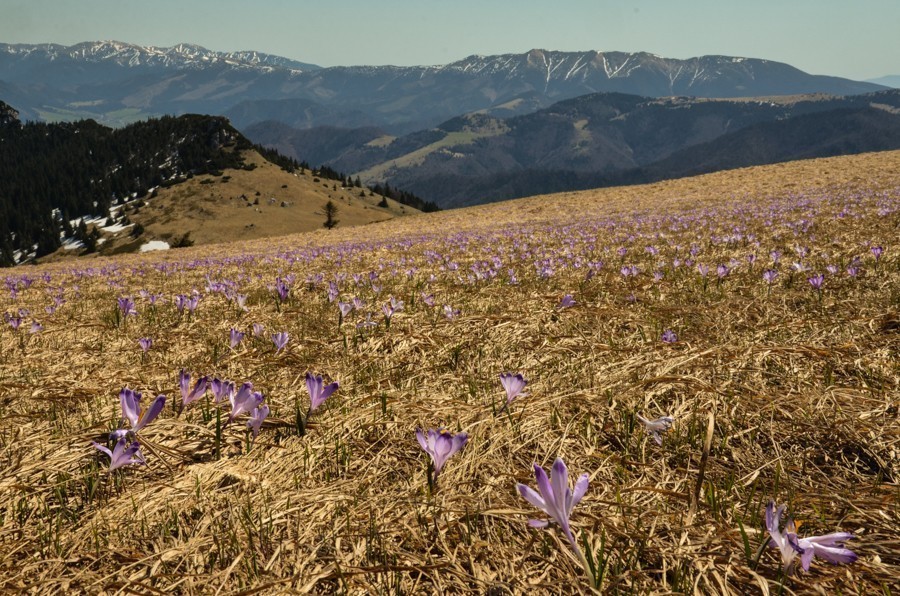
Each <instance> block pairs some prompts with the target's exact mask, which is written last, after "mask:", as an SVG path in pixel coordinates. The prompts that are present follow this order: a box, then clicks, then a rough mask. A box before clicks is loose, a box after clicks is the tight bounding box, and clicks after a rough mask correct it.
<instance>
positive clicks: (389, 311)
mask: <svg viewBox="0 0 900 596" xmlns="http://www.w3.org/2000/svg"><path fill="white" fill-rule="evenodd" d="M381 312H383V313H384V320H385V321H387V322H388V323H390V322H391V317H393V316H394V307H393V306H391V304H390V303H386V304H382V305H381Z"/></svg>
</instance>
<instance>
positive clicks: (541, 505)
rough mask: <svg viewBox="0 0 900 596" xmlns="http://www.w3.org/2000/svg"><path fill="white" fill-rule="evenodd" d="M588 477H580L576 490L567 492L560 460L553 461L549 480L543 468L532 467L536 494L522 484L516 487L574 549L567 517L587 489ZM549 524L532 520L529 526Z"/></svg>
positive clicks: (566, 477) (564, 468) (562, 464)
mask: <svg viewBox="0 0 900 596" xmlns="http://www.w3.org/2000/svg"><path fill="white" fill-rule="evenodd" d="M588 478H589V477H588V475H587V474H582V475H581V476H579V477H578V480H576V481H575V489H574V491H573V490H570V489H569V470H568V468H566V464H565V462H564V461H563V460H562V458H556V461H555V462H553V467H552V469H551V471H550V477H549V478H548V477H547V473H546V472H545V471H544V468H542V467H541V466H539V465H537V464H534V479H535V481H536V482H537V487H538V490H537V491H535V490H534V489H533V488H531V487H530V486H526V485H524V484H516V488H517V489H518V490H519V494H520V495H522V496H523V497H524V498H525V500H527V501H528V502H529V503H531V504H532V505H534V506H535V507H537V508H538V509H540V510H541V511H543V512H544V513H546V514H547V515H548V516H549V517H550V519H552V520H553V521H555V522H556V523H557V524H559V527H560V528H562V531H563V533H564V534H565V535H566V538H568V540H569V542H570V543H571V544H572V546H573V547H575V546H577V543H576V542H575V537H574V536H573V535H572V529H571V527H570V526H569V517H571V515H572V510H573V509H574V508H575V505H577V504H578V502H579V501H581V498H582V497H584V494H585V493H586V492H587V489H588ZM549 523H550V522H549V520H538V519H533V520H530V521H529V522H528V525H530V526H531V527H532V528H546V527H547V526H548V525H549Z"/></svg>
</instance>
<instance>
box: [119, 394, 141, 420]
mask: <svg viewBox="0 0 900 596" xmlns="http://www.w3.org/2000/svg"><path fill="white" fill-rule="evenodd" d="M140 399H141V394H140V393H136V392H134V391H132V390H131V389H129V388H128V387H125V388H123V389H122V391H120V392H119V402H120V403H121V405H122V417H123V418H125V419H126V420H128V422H129V423H130V424H131V427H132V428H134V427H135V426H136V425H137V423H138V419H140V417H141V406H140V403H139V402H140Z"/></svg>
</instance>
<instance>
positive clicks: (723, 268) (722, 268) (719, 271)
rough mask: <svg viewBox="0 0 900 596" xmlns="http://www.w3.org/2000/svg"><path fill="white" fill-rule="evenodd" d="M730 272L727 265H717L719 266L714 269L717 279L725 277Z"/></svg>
mask: <svg viewBox="0 0 900 596" xmlns="http://www.w3.org/2000/svg"><path fill="white" fill-rule="evenodd" d="M730 271H731V270H730V269H729V268H728V265H723V264H719V266H718V267H716V275H717V276H718V277H719V279H723V278H725V277H727V276H728V273H729V272H730Z"/></svg>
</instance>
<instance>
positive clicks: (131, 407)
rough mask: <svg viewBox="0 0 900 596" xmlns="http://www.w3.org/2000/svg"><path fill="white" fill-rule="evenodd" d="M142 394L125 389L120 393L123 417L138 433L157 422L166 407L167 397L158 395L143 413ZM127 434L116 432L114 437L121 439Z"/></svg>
mask: <svg viewBox="0 0 900 596" xmlns="http://www.w3.org/2000/svg"><path fill="white" fill-rule="evenodd" d="M140 402H141V394H140V393H138V392H137V391H134V390H132V389H129V388H128V387H123V388H122V390H121V391H120V392H119V403H120V404H121V406H122V417H123V418H125V419H126V420H127V421H128V423H129V424H130V425H131V432H133V433H135V434H136V433H137V432H138V431H139V430H141V429H142V428H144V427H145V426H147V425H148V424H150V423H151V422H153V421H154V420H156V417H157V416H159V414H160V412H162V411H163V409H164V408H165V407H166V396H165V395H157V396H156V399H154V400H153V403H151V404H150V407H149V408H147V410H146V411H145V412H142V411H141V404H140ZM124 434H125V433H124V432H123V431H115V432H114V433H112V435H113V436H115V437H116V438H119V437H121V436H123V435H124Z"/></svg>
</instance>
